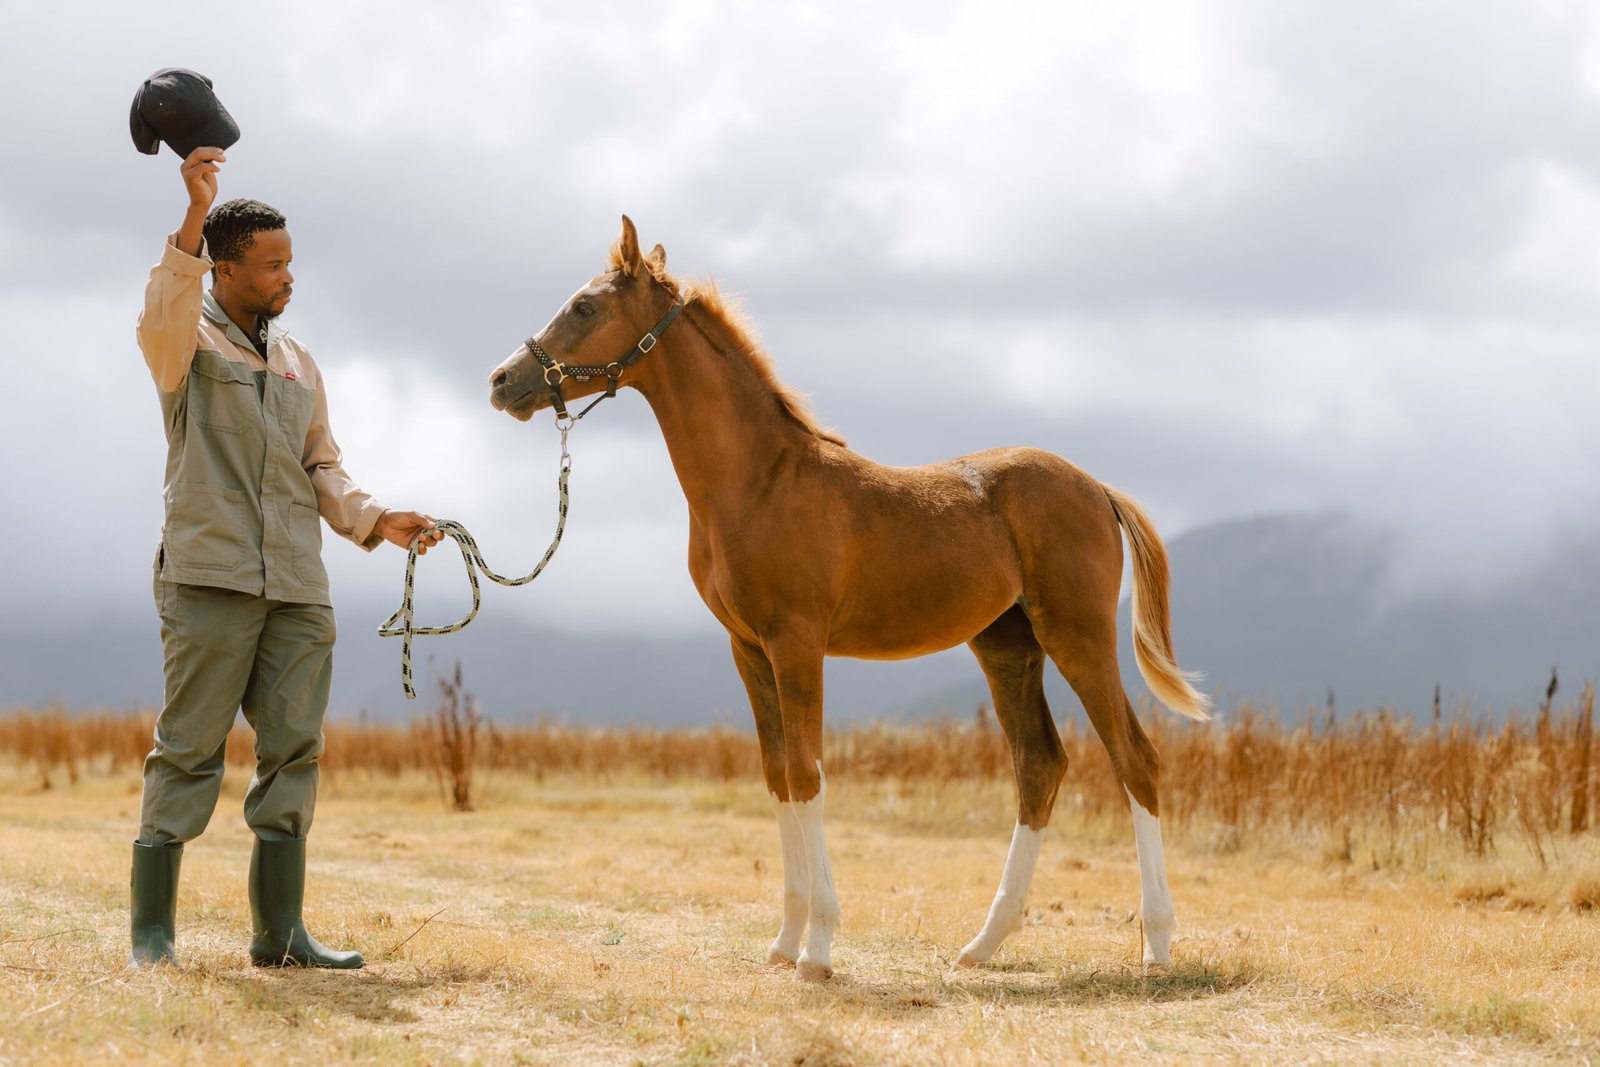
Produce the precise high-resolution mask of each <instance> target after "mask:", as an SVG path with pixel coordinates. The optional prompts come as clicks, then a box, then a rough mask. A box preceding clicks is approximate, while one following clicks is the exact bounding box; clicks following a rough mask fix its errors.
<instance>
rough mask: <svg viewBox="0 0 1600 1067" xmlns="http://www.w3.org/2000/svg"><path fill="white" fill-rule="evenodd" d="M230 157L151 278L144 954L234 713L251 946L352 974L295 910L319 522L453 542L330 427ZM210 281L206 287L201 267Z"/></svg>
mask: <svg viewBox="0 0 1600 1067" xmlns="http://www.w3.org/2000/svg"><path fill="white" fill-rule="evenodd" d="M225 159H226V157H225V156H224V155H223V153H222V151H221V150H220V149H217V148H209V147H202V148H196V149H194V150H193V151H191V152H189V153H188V155H187V157H186V158H185V159H184V162H183V166H182V175H183V182H184V187H185V188H186V189H187V190H188V194H189V207H188V211H187V212H186V213H185V215H184V217H183V224H182V225H181V226H180V227H179V228H178V230H177V232H176V233H175V234H173V235H172V236H171V237H170V238H169V239H168V244H167V247H166V249H165V251H164V253H163V255H162V258H161V262H160V263H159V264H157V265H156V266H155V267H154V268H153V269H152V270H151V272H150V281H149V284H148V285H147V286H146V288H145V303H144V311H143V313H142V314H141V315H140V316H139V329H138V336H139V347H140V349H141V350H142V351H143V352H144V358H145V362H146V363H147V364H149V367H150V373H151V375H152V376H153V377H154V378H155V381H156V386H157V388H158V389H159V391H160V394H161V412H162V415H163V416H164V418H165V422H166V433H167V471H166V487H165V498H166V519H165V522H164V524H163V527H162V541H161V547H160V549H159V551H158V552H157V555H156V576H155V594H156V603H157V606H158V610H159V614H160V617H161V643H162V650H163V660H164V673H165V677H166V700H165V704H164V706H163V707H162V709H161V715H160V717H159V718H158V719H157V720H156V730H155V748H154V750H153V751H151V753H150V755H149V757H148V758H147V759H146V760H145V766H144V797H143V801H142V804H141V811H140V824H139V838H138V840H137V841H136V842H135V843H134V846H133V873H132V879H131V882H132V908H131V911H132V934H133V952H132V959H131V965H133V966H141V965H148V964H154V963H159V962H162V961H173V962H175V957H174V952H173V935H174V919H175V911H176V897H177V883H178V867H179V864H180V861H181V859H182V855H183V845H184V842H186V841H189V840H192V839H193V838H195V837H197V836H199V834H200V833H201V832H202V831H203V830H204V829H205V827H206V824H207V822H209V821H210V819H211V814H212V812H213V811H214V810H215V808H216V804H217V798H218V795H219V792H220V790H221V787H222V765H223V755H224V746H225V742H226V739H227V736H228V731H229V729H230V728H231V727H232V725H233V720H234V715H235V713H236V712H237V711H239V710H240V709H241V708H242V709H243V711H244V717H245V720H246V721H247V722H248V723H249V724H250V726H251V728H252V729H253V730H254V731H255V752H256V773H255V777H254V778H253V779H252V780H251V782H250V787H249V790H248V791H247V792H246V794H245V799H244V814H245V821H246V822H247V823H248V824H249V826H250V829H251V830H252V831H253V832H254V834H255V838H256V840H255V850H254V853H253V854H252V856H251V860H250V911H251V918H252V921H253V926H254V937H253V939H252V941H251V943H250V958H251V959H252V961H254V962H255V963H256V964H258V965H261V966H282V965H285V964H295V965H300V966H310V967H339V968H352V967H360V966H362V965H363V960H362V958H361V956H360V954H359V953H355V952H336V951H332V950H330V949H327V948H325V947H324V946H323V945H321V944H320V943H319V942H318V941H317V940H316V939H315V938H313V937H312V936H311V935H310V934H309V933H308V932H307V931H306V928H305V925H304V923H303V922H302V921H301V903H302V900H303V896H304V889H305V839H306V834H307V833H308V832H309V831H310V829H311V817H312V812H313V809H314V807H315V804H316V796H317V775H318V760H319V758H320V756H321V754H322V723H323V717H324V715H325V713H326V711H327V706H328V688H329V681H330V678H331V668H332V652H333V641H334V624H333V609H332V607H331V606H330V601H329V598H328V576H327V572H326V571H325V570H324V569H323V565H322V558H321V547H322V533H321V529H320V527H319V525H318V516H319V515H320V516H321V518H322V519H323V520H326V521H327V523H328V525H329V526H331V527H332V528H333V529H334V531H335V532H337V533H339V534H340V535H341V536H343V537H346V538H349V539H350V540H351V541H354V542H355V543H356V544H358V545H360V546H361V547H362V548H364V549H367V550H369V551H370V550H371V549H373V548H375V547H376V546H377V545H378V543H379V542H380V541H388V542H390V543H391V544H395V545H399V546H401V547H403V548H404V547H409V546H410V544H411V542H412V541H413V540H415V539H417V538H418V537H420V538H421V545H422V550H425V549H426V546H427V545H429V544H434V543H437V542H438V540H439V537H440V534H439V531H438V530H437V529H436V528H435V526H434V522H433V520H432V519H431V518H429V517H428V516H426V515H422V514H418V513H417V512H414V511H388V510H385V509H384V508H383V507H382V506H381V505H379V504H378V503H377V502H376V501H375V500H373V499H372V497H370V496H369V495H367V494H366V493H363V492H362V491H361V490H360V489H358V488H356V486H355V484H354V483H353V482H352V481H351V480H350V477H349V475H347V474H346V473H345V472H344V468H343V467H342V466H341V465H340V455H339V447H338V445H337V444H335V443H334V440H333V436H332V434H331V433H330V431H329V428H328V409H327V398H326V396H325V395H324V393H323V388H322V376H321V374H320V372H319V371H318V370H317V366H316V364H315V363H313V362H312V360H311V356H310V354H309V353H308V352H307V351H306V349H305V347H304V346H303V345H301V344H300V342H299V341H297V340H296V339H295V338H293V337H291V336H290V335H289V334H288V333H287V332H285V330H284V329H283V327H282V326H281V325H280V324H279V322H278V316H279V315H280V314H282V312H283V310H284V308H285V307H286V306H287V305H288V303H289V297H290V292H291V287H292V285H293V283H294V278H293V276H292V275H291V274H290V272H289V264H290V261H291V258H292V250H291V246H290V241H289V233H288V230H287V229H286V227H285V221H284V218H283V216H282V215H281V214H279V213H278V212H277V211H275V210H274V209H272V208H270V207H268V206H266V205H265V204H261V203H258V202H256V201H253V200H234V201H230V202H229V203H226V204H222V205H220V206H219V207H217V208H216V209H215V210H212V209H211V205H212V202H213V201H214V200H215V199H216V195H217V173H218V170H219V167H220V164H222V163H223V162H224V161H225ZM208 271H209V272H210V274H211V277H212V286H211V290H210V291H209V292H205V291H203V289H202V280H203V278H204V277H205V275H206V273H207V272H208Z"/></svg>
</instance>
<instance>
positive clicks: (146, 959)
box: [128, 841, 183, 967]
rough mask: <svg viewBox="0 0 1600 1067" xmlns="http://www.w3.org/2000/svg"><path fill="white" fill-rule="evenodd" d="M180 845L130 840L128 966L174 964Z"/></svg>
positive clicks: (176, 960)
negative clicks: (131, 858) (142, 842)
mask: <svg viewBox="0 0 1600 1067" xmlns="http://www.w3.org/2000/svg"><path fill="white" fill-rule="evenodd" d="M182 863H183V845H182V844H177V845H141V844H140V843H139V842H137V841H135V842H134V843H133V873H132V875H130V876H129V879H128V884H129V889H130V895H131V897H132V907H131V908H130V909H129V912H130V914H131V915H132V918H133V952H132V953H131V954H130V955H129V956H128V966H129V967H153V966H155V965H156V964H158V963H170V964H172V965H173V966H177V963H178V957H177V956H176V954H174V952H173V947H172V942H173V937H174V932H175V930H176V928H177V914H178V867H179V866H180V865H181V864H182Z"/></svg>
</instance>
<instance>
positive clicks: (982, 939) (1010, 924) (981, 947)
mask: <svg viewBox="0 0 1600 1067" xmlns="http://www.w3.org/2000/svg"><path fill="white" fill-rule="evenodd" d="M1043 842H1044V830H1043V829H1039V830H1030V829H1028V827H1026V826H1024V825H1023V824H1022V823H1020V822H1019V823H1017V828H1016V830H1014V831H1013V832H1012V834H1011V849H1010V851H1008V852H1007V853H1006V866H1005V870H1003V871H1002V872H1001V873H1000V888H999V889H998V890H996V891H995V894H994V903H993V904H991V905H989V918H988V919H986V920H985V921H984V924H983V929H982V930H980V931H978V936H977V937H975V938H973V939H972V941H971V942H970V943H969V944H968V945H967V947H966V948H964V949H962V950H961V961H962V962H963V963H988V962H989V959H990V958H991V957H992V956H993V955H994V950H995V949H997V948H999V947H1000V942H1002V941H1004V940H1005V939H1006V938H1007V936H1009V935H1010V934H1011V932H1012V931H1013V930H1015V929H1017V928H1018V927H1019V926H1021V925H1022V913H1023V910H1024V909H1025V908H1026V907H1027V904H1028V889H1029V887H1030V886H1031V885H1032V884H1033V870H1034V867H1035V866H1037V864H1038V862H1039V846H1040V845H1041V844H1042V843H1043Z"/></svg>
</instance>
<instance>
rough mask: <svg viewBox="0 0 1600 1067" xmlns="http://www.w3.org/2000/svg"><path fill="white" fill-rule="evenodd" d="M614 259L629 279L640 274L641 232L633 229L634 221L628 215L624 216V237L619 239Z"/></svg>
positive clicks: (613, 255)
mask: <svg viewBox="0 0 1600 1067" xmlns="http://www.w3.org/2000/svg"><path fill="white" fill-rule="evenodd" d="M612 259H613V260H614V261H615V263H616V264H617V266H618V267H620V268H622V273H624V274H626V275H628V277H630V278H631V277H633V276H634V275H635V274H637V273H639V231H638V230H636V229H634V228H633V220H632V219H630V218H628V216H626V215H624V216H622V236H621V237H618V238H617V246H616V249H615V250H614V252H613V254H612Z"/></svg>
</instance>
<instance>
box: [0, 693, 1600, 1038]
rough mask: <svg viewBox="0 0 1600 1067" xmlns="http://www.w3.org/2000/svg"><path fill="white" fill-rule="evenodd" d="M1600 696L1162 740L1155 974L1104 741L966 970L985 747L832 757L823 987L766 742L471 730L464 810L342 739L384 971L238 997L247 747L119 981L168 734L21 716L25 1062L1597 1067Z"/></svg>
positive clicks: (14, 812) (248, 976) (336, 828)
mask: <svg viewBox="0 0 1600 1067" xmlns="http://www.w3.org/2000/svg"><path fill="white" fill-rule="evenodd" d="M1588 699H1589V701H1590V703H1589V705H1588V709H1587V710H1585V706H1584V704H1583V701H1582V700H1581V699H1580V701H1579V704H1578V705H1577V706H1575V707H1574V708H1569V709H1564V710H1563V709H1554V710H1551V709H1546V710H1545V712H1544V713H1543V714H1541V716H1540V717H1539V718H1538V719H1537V720H1535V721H1531V722H1525V723H1513V724H1510V725H1507V726H1504V727H1494V726H1490V725H1489V724H1487V723H1476V724H1475V723H1472V722H1468V721H1464V720H1461V719H1457V720H1456V721H1454V722H1444V723H1438V724H1435V725H1433V726H1431V727H1429V726H1427V725H1424V726H1423V727H1420V728H1418V727H1410V726H1409V725H1407V724H1403V723H1397V722H1395V721H1392V720H1388V719H1386V718H1384V717H1381V716H1380V717H1375V718H1373V717H1368V718H1362V719H1359V720H1351V721H1350V722H1349V723H1347V724H1343V725H1335V724H1331V723H1324V724H1323V725H1322V726H1321V727H1320V728H1318V727H1306V728H1303V729H1301V730H1291V729H1288V728H1287V727H1284V726H1280V725H1278V724H1277V723H1276V722H1275V721H1274V720H1272V719H1271V718H1269V717H1257V716H1251V715H1240V716H1234V717H1233V718H1232V719H1231V720H1229V721H1228V722H1226V723H1223V724H1220V725H1213V726H1211V727H1202V728H1199V729H1194V728H1190V727H1188V726H1187V725H1186V724H1177V723H1174V722H1172V721H1171V720H1170V718H1169V719H1167V720H1158V719H1155V718H1154V717H1153V716H1147V717H1146V720H1145V721H1146V722H1147V723H1150V724H1151V725H1152V726H1155V725H1156V724H1157V723H1160V726H1159V728H1158V729H1156V730H1155V733H1156V739H1157V742H1158V744H1160V745H1162V747H1163V751H1164V752H1165V753H1166V757H1167V763H1168V770H1169V774H1168V779H1167V784H1166V787H1165V789H1164V792H1166V793H1167V794H1168V796H1167V797H1166V798H1165V800H1164V803H1165V804H1166V810H1167V818H1166V819H1165V822H1166V827H1165V828H1166V833H1167V842H1168V862H1169V866H1170V877H1171V884H1172V891H1173V896H1174V900H1175V902H1176V904H1177V907H1178V919H1179V939H1178V940H1177V941H1176V942H1175V944H1174V958H1175V967H1174V968H1173V970H1172V971H1171V972H1170V973H1151V974H1146V973H1142V971H1141V968H1140V966H1139V963H1138V961H1139V958H1140V944H1139V926H1138V923H1137V921H1136V920H1134V918H1133V912H1134V909H1135V907H1136V905H1137V901H1138V871H1137V867H1136V864H1135V860H1134V852H1133V842H1132V834H1131V830H1130V828H1129V825H1128V820H1127V816H1126V815H1125V814H1124V813H1123V812H1122V811H1121V810H1120V808H1118V807H1117V806H1116V805H1115V804H1114V803H1112V801H1111V799H1110V798H1114V796H1115V794H1114V792H1113V790H1112V788H1111V787H1110V786H1109V785H1108V784H1107V782H1108V781H1109V775H1108V773H1107V772H1106V770H1105V768H1104V766H1103V765H1104V763H1105V758H1104V755H1103V754H1101V753H1100V752H1099V751H1098V749H1097V747H1096V746H1095V743H1094V742H1093V740H1092V738H1085V737H1082V736H1080V735H1078V734H1076V733H1073V732H1072V731H1071V730H1069V731H1068V733H1069V736H1068V741H1069V746H1068V747H1069V751H1070V752H1071V754H1072V757H1073V761H1074V762H1073V768H1072V770H1071V771H1070V772H1069V776H1068V780H1067V782H1066V784H1065V785H1064V787H1063V793H1062V796H1061V799H1060V801H1059V802H1058V806H1057V811H1056V818H1055V820H1054V822H1053V824H1052V826H1051V829H1050V833H1049V835H1048V837H1047V838H1046V843H1045V851H1044V854H1043V857H1042V859H1041V862H1040V867H1039V872H1038V876H1037V879H1036V881H1035V883H1034V890H1033V894H1032V896H1031V899H1030V906H1029V909H1028V917H1027V922H1026V925H1025V926H1024V928H1023V929H1022V930H1020V931H1018V932H1017V933H1016V934H1015V935H1013V936H1012V938H1011V939H1010V940H1009V941H1008V942H1007V943H1006V945H1005V946H1004V947H1003V948H1002V949H1001V951H1000V952H999V953H998V955H997V956H996V960H995V966H993V967H992V968H991V969H988V970H983V971H968V970H955V969H952V967H951V963H952V961H953V960H954V958H955V955H956V953H957V952H958V951H959V949H960V947H961V945H962V944H964V943H965V941H966V940H967V939H968V938H970V937H971V936H972V934H973V932H974V931H975V930H976V929H977V927H978V926H979V925H980V924H981V922H982V919H983V916H984V913H985V910H986V909H987V907H988V904H989V900H990V898H991V896H992V894H993V891H994V887H995V884H996V882H997V880H998V878H999V873H1000V867H1001V864H1002V862H1003V859H1004V856H1005V848H1006V844H1007V841H1008V839H1009V834H1010V828H1011V822H1012V810H1013V799H1012V792H1011V786H1010V784H1009V781H1008V777H1007V775H1008V772H1007V765H1006V762H1005V757H1004V748H1003V745H1001V744H1000V742H999V741H998V738H997V737H996V736H995V734H994V732H993V730H992V729H985V728H984V727H983V726H982V724H981V723H962V724H946V725H944V726H942V727H936V728H927V729H912V728H898V729H889V728H878V729H863V730H857V731H850V732H846V733H841V734H836V735H834V736H833V737H832V738H831V739H830V752H831V755H830V760H829V762H830V767H829V799H828V807H829V839H830V845H831V848H832V855H833V864H834V875H835V878H836V881H837V884H838V887H839V893H840V897H841V902H842V904H843V908H844V918H843V922H842V925H841V929H840V935H839V938H838V940H837V941H836V944H835V952H834V963H835V965H836V966H837V968H838V971H839V973H838V975H837V977H835V978H834V979H833V980H832V981H830V982H828V983H826V984H824V985H822V986H808V985H805V984H802V983H800V982H797V981H795V980H794V977H793V975H792V973H791V972H785V971H781V970H777V969H773V968H770V967H769V966H767V965H766V963H765V962H764V960H765V957H766V951H767V945H768V943H769V941H770V940H771V937H772V935H773V933H774V932H775V930H776V927H777V922H778V917H779V898H780V893H781V884H780V872H779V870H778V869H777V868H778V842H777V831H776V827H775V825H774V822H773V819H772V818H771V815H770V809H769V808H768V806H767V802H766V798H765V797H764V795H763V794H762V791H761V786H760V785H759V783H758V780H757V774H756V770H755V768H756V764H755V759H754V752H753V743H752V742H751V741H750V739H749V738H747V737H745V736H744V735H742V734H738V733H734V732H731V731H710V732H699V733H653V732H649V731H623V732H609V733H608V732H598V731H597V732H584V731H572V730H561V729H556V728H553V727H546V728H542V729H526V730H521V731H514V730H510V731H496V732H492V731H488V730H487V729H483V730H480V731H477V733H476V736H477V738H478V741H479V750H478V760H477V770H478V778H477V780H476V781H475V782H474V783H473V787H472V792H471V802H472V804H473V806H474V809H475V810H471V811H456V810H453V804H452V801H453V800H454V799H455V798H456V793H455V792H454V790H453V789H452V788H451V783H450V782H449V781H441V780H438V779H436V778H435V777H434V775H433V774H432V772H431V768H432V766H433V764H432V761H431V760H430V757H429V755H428V753H429V751H430V746H432V748H433V749H435V750H436V749H437V747H438V742H439V735H438V734H437V732H436V729H437V725H438V724H437V723H418V724H416V725H415V726H413V727H411V728H410V729H385V728H382V727H372V726H361V725H344V726H340V727H337V728H332V729H330V731H329V744H330V752H329V759H328V770H327V773H326V774H325V776H324V787H323V795H322V799H321V802H320V806H319V809H318V818H317V826H316V829H315V831H314V833H313V835H312V846H313V847H312V852H311V861H312V870H311V874H310V879H309V886H308V894H307V896H308V905H307V918H308V921H309V923H310V925H311V926H312V929H313V931H314V932H315V933H317V934H318V935H319V936H320V937H322V938H323V939H324V940H325V941H327V942H328V943H330V944H332V945H336V946H348V947H356V948H359V949H361V950H362V951H363V952H365V953H366V954H367V958H368V961H369V964H368V967H367V969H366V970H365V971H362V972H356V973H327V972H321V973H308V972H295V971H276V970H260V969H256V968H253V967H251V966H250V965H249V963H248V960H247V958H246V955H245V951H244V949H245V946H246V943H247V941H248V938H249V910H248V905H247V902H246V898H245V872H246V868H247V865H248V862H249V836H248V831H247V830H246V828H245V827H244V825H243V821H242V818H241V816H240V810H239V809H240V798H241V796H242V792H243V788H244V784H245V782H246V780H247V779H248V775H249V771H248V768H247V766H246V765H244V764H245V763H246V762H247V760H246V754H247V752H248V737H247V736H246V735H243V734H241V735H239V737H238V741H237V746H238V747H237V751H236V752H235V755H236V757H238V759H237V760H236V762H235V763H234V765H232V766H230V770H229V777H228V781H227V784H226V785H225V787H224V798H223V801H222V804H221V805H220V807H219V810H218V813H217V816H216V818H215V819H214V821H213V823H212V826H211V828H210V830H209V831H208V832H207V833H206V834H205V835H204V836H203V837H201V838H200V839H199V840H197V841H196V842H194V843H193V844H192V845H191V846H190V847H189V849H188V850H187V852H186V855H185V858H184V865H183V874H182V883H181V890H180V897H179V917H178V922H179V946H178V947H179V953H180V957H181V959H182V965H181V967H179V968H177V969H170V968H162V969H158V970H156V971H151V972H141V973H130V972H127V971H125V970H124V969H123V963H124V960H125V957H126V952H127V910H126V909H127V878H128V859H129V846H128V842H129V840H130V839H131V837H132V835H133V832H134V830H135V822H136V817H137V808H138V799H139V793H138V790H139V780H138V779H139V776H138V758H139V756H140V755H142V752H143V749H144V747H146V746H147V745H148V737H149V733H148V731H149V720H148V718H145V719H143V720H138V719H134V720H131V721H130V720H126V719H115V718H111V717H105V718H100V719H93V718H90V719H84V718H78V719H68V718H66V717H65V716H59V715H50V714H28V713H19V712H13V713H10V714H8V715H4V716H0V1064H22V1063H51V1064H55V1063H74V1062H83V1063H105V1062H114V1061H116V1062H137V1063H156V1064H166V1063H173V1064H176V1063H200V1062H203V1063H207V1064H227V1063H289V1064H292V1063H318V1064H322V1063H417V1064H435V1063H492V1064H499V1063H552V1064H555V1063H562V1064H564V1063H620V1064H633V1063H643V1064H676V1065H692V1064H725V1063H726V1064H769V1063H776V1064H794V1065H854V1064H876V1063H891V1064H902V1063H903V1064H974V1065H976V1064H1012V1063H1015V1064H1023V1063H1027V1064H1034V1063H1079V1062H1086V1063H1122V1062H1130V1061H1131V1062H1149V1063H1167V1062H1171V1063H1195V1062H1201V1063H1205V1062H1216V1063H1273V1064H1279V1063H1446V1062H1448V1063H1452V1064H1455V1063H1538V1062H1551V1063H1584V1062H1600V974H1597V967H1596V964H1597V962H1600V910H1597V909H1600V835H1597V834H1596V833H1595V832H1594V831H1593V830H1592V829H1590V824H1589V822H1588V820H1589V817H1590V814H1591V809H1592V807H1593V806H1594V805H1593V804H1592V802H1591V800H1590V796H1589V784H1590V778H1591V772H1590V768H1589V761H1588V760H1589V757H1588V744H1589V741H1588V732H1587V731H1588V726H1587V725H1586V723H1587V719H1588V718H1591V717H1592V696H1590V697H1588ZM1580 801H1581V805H1580ZM1580 806H1581V807H1582V817H1581V820H1580V818H1579V807H1580Z"/></svg>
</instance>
